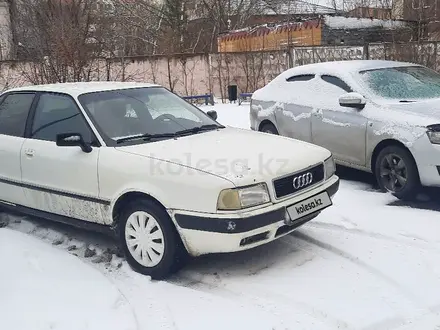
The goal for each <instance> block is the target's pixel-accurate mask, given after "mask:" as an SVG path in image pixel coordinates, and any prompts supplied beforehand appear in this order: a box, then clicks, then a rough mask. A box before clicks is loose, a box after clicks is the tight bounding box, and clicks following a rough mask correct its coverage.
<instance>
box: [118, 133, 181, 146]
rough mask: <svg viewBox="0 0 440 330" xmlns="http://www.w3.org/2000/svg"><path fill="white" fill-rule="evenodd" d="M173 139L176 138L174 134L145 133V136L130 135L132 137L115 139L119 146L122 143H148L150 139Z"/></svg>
mask: <svg viewBox="0 0 440 330" xmlns="http://www.w3.org/2000/svg"><path fill="white" fill-rule="evenodd" d="M174 137H176V134H175V133H160V134H149V133H145V134H138V135H132V136H127V137H123V138H120V139H117V140H116V143H118V144H119V143H122V142H127V141H133V140H145V141H150V140H151V139H161V138H174Z"/></svg>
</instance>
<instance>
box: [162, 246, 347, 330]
mask: <svg viewBox="0 0 440 330" xmlns="http://www.w3.org/2000/svg"><path fill="white" fill-rule="evenodd" d="M287 244H289V245H295V244H292V243H291V242H288V243H287ZM311 260H313V256H312V257H311V258H306V259H305V260H304V261H303V262H301V263H300V264H297V265H296V266H297V267H299V266H301V265H302V264H306V263H308V262H310V261H311ZM260 268H263V269H265V268H266V267H259V269H258V270H259V271H261V269H260ZM251 273H253V272H251ZM170 282H171V283H173V284H175V285H179V286H183V287H189V288H192V289H195V290H200V291H202V292H207V293H210V294H216V295H219V296H221V297H223V298H228V299H232V300H234V301H237V300H239V301H240V302H241V303H244V304H247V305H253V306H255V307H257V308H259V309H261V310H262V311H264V312H268V313H270V314H272V315H277V316H279V318H280V322H282V326H283V327H286V329H292V328H291V327H290V326H291V325H292V322H295V319H294V318H290V317H291V315H292V310H295V311H302V312H303V313H304V314H307V315H308V316H310V318H311V319H315V320H316V321H319V322H321V323H323V324H325V325H327V326H329V328H331V329H355V328H353V327H351V326H350V325H349V324H348V323H347V322H345V321H344V320H341V319H339V318H336V317H334V316H332V315H330V314H329V313H327V312H325V311H323V310H320V309H319V308H316V307H314V306H311V305H310V304H309V303H307V302H304V301H298V300H294V297H292V296H286V295H283V294H279V293H274V292H271V291H268V290H265V289H264V288H263V287H262V286H259V285H253V284H250V283H249V282H241V283H239V284H235V283H230V282H229V283H228V281H227V279H224V278H223V279H222V278H221V277H220V276H218V275H215V276H213V275H211V274H208V273H205V274H202V273H199V272H195V271H191V266H189V267H188V268H187V269H184V270H182V271H181V272H180V273H178V274H176V275H174V277H173V278H172V279H171V280H170ZM255 293H258V295H257V294H255Z"/></svg>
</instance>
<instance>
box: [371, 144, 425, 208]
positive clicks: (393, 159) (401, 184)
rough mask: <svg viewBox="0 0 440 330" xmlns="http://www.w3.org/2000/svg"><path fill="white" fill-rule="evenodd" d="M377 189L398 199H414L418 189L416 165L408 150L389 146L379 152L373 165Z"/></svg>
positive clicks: (418, 180) (418, 181)
mask: <svg viewBox="0 0 440 330" xmlns="http://www.w3.org/2000/svg"><path fill="white" fill-rule="evenodd" d="M375 175H376V179H377V182H378V184H379V187H380V188H381V189H382V190H383V191H389V192H391V193H392V194H393V195H394V196H396V197H397V198H399V199H404V200H411V199H415V198H416V196H417V193H418V191H419V189H420V178H419V172H418V170H417V165H416V163H415V161H414V159H413V158H412V156H411V154H410V153H409V151H408V150H406V149H404V148H402V147H400V146H389V147H386V148H384V149H382V150H381V152H380V153H379V155H378V157H377V159H376V164H375Z"/></svg>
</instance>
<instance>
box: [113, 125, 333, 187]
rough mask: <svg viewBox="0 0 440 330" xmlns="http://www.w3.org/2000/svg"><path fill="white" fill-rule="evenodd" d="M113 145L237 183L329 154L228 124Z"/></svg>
mask: <svg viewBox="0 0 440 330" xmlns="http://www.w3.org/2000/svg"><path fill="white" fill-rule="evenodd" d="M116 149H117V150H120V151H123V152H129V153H132V154H137V155H139V156H144V157H149V158H151V159H156V160H160V161H165V162H171V163H174V164H180V165H183V166H186V167H189V168H193V169H197V170H200V171H203V172H207V173H211V174H214V175H217V176H220V177H222V178H225V179H227V180H229V181H231V182H233V183H234V184H235V185H237V186H239V185H247V184H252V183H256V182H262V181H270V180H272V179H273V178H275V177H279V176H282V175H285V174H289V173H292V172H295V171H298V170H302V169H304V168H307V167H309V166H311V165H315V164H317V163H319V162H322V161H324V160H325V159H326V158H328V157H330V155H331V154H330V152H329V151H328V150H327V149H324V148H321V147H318V146H315V145H313V144H310V143H306V142H302V141H298V140H294V139H290V138H286V137H281V136H277V135H270V134H266V133H260V132H253V131H249V130H244V129H237V128H231V127H227V128H224V129H220V130H217V131H209V132H204V133H200V134H194V135H190V136H184V137H180V138H177V139H169V140H164V141H158V142H151V143H144V144H139V145H134V146H121V147H116Z"/></svg>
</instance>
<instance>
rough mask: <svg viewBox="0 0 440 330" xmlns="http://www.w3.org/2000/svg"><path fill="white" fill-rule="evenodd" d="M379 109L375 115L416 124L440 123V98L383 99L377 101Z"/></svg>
mask: <svg viewBox="0 0 440 330" xmlns="http://www.w3.org/2000/svg"><path fill="white" fill-rule="evenodd" d="M378 103H379V105H380V107H382V109H381V110H383V111H380V112H378V113H377V114H376V116H375V117H377V116H380V117H381V118H380V119H384V120H389V119H391V120H393V121H394V122H400V123H404V124H411V125H416V126H429V125H433V124H440V99H427V100H420V101H415V102H399V101H384V100H380V101H379V102H378Z"/></svg>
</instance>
